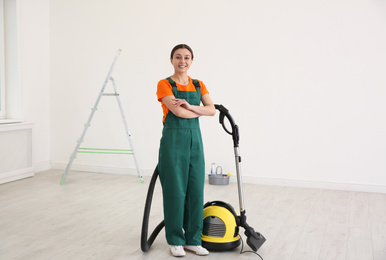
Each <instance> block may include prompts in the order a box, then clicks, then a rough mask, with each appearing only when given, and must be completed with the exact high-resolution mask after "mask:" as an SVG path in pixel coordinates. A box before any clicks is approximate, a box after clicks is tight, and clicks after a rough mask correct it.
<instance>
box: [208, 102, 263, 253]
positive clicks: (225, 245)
mask: <svg viewBox="0 0 386 260" xmlns="http://www.w3.org/2000/svg"><path fill="white" fill-rule="evenodd" d="M215 107H216V109H218V110H219V111H220V124H221V125H222V126H223V128H224V130H225V132H227V133H228V134H230V135H232V138H233V146H234V151H235V160H236V173H237V185H238V193H239V203H240V215H239V216H238V215H237V214H236V212H235V210H234V209H233V207H232V206H231V205H229V204H228V203H226V202H223V201H211V202H208V203H206V204H205V205H204V227H203V231H202V234H201V239H202V246H203V247H205V248H206V249H208V250H209V251H226V250H231V249H234V248H236V247H238V246H239V245H240V235H239V227H243V228H244V229H245V232H244V234H245V235H246V236H247V244H248V245H249V247H250V248H251V249H252V250H253V251H254V252H256V251H257V250H258V249H259V248H260V247H261V246H262V245H263V243H264V242H265V237H264V236H263V235H261V234H260V233H258V232H256V231H255V230H254V229H253V228H252V227H250V226H249V225H248V224H247V217H246V215H245V206H244V198H243V186H242V181H241V167H240V163H241V156H240V150H239V140H240V137H239V128H238V126H237V125H236V124H235V122H234V120H233V118H232V116H231V115H230V114H229V111H228V109H226V108H225V107H224V106H222V105H215ZM225 117H226V118H227V119H228V120H229V123H230V125H231V127H232V130H231V131H229V130H228V129H227V128H226V126H225V122H224V118H225Z"/></svg>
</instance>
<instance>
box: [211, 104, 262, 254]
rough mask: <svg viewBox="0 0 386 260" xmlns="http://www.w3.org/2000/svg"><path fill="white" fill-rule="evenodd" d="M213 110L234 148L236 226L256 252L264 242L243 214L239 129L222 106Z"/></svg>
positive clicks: (217, 106)
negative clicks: (236, 198) (237, 199)
mask: <svg viewBox="0 0 386 260" xmlns="http://www.w3.org/2000/svg"><path fill="white" fill-rule="evenodd" d="M215 108H216V109H218V110H219V111H220V118H219V120H220V124H221V125H222V127H223V128H224V130H225V132H227V133H228V134H230V135H232V138H233V146H234V152H235V161H236V173H237V186H238V192H239V204H240V216H238V219H237V222H238V223H237V224H238V225H239V226H240V227H243V228H244V229H245V232H244V234H245V235H246V236H247V244H248V245H249V247H250V248H252V250H253V251H255V252H256V251H257V250H258V249H259V248H260V247H261V246H262V245H263V244H264V242H265V241H266V239H265V237H264V236H263V235H262V234H260V233H259V232H256V231H255V230H254V229H253V228H252V227H251V226H249V225H248V224H247V216H246V213H245V204H244V196H243V185H242V183H243V182H242V179H241V166H240V163H241V156H240V149H239V141H240V136H239V127H238V126H237V125H236V123H235V121H234V120H233V118H232V116H231V115H230V114H229V111H228V109H226V108H225V107H224V106H223V105H215ZM225 117H227V118H228V120H229V122H230V124H231V127H232V131H230V130H228V129H227V128H226V126H225V123H224V118H225Z"/></svg>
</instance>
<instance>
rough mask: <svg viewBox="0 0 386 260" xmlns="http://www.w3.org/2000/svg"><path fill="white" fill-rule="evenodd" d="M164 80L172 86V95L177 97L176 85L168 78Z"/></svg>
mask: <svg viewBox="0 0 386 260" xmlns="http://www.w3.org/2000/svg"><path fill="white" fill-rule="evenodd" d="M166 79H167V80H168V81H169V83H170V85H172V88H173V95H174V96H175V97H176V96H177V92H178V90H177V85H176V83H175V82H174V80H172V79H171V78H170V77H168V78H166Z"/></svg>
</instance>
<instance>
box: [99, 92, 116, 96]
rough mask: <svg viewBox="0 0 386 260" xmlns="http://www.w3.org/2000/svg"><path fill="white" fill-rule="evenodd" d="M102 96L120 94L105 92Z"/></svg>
mask: <svg viewBox="0 0 386 260" xmlns="http://www.w3.org/2000/svg"><path fill="white" fill-rule="evenodd" d="M102 96H119V94H117V93H103V94H102Z"/></svg>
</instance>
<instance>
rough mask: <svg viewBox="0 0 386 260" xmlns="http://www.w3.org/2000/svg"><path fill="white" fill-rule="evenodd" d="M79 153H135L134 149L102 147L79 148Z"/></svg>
mask: <svg viewBox="0 0 386 260" xmlns="http://www.w3.org/2000/svg"><path fill="white" fill-rule="evenodd" d="M78 153H101V154H134V152H133V150H127V149H102V148H79V150H78Z"/></svg>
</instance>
